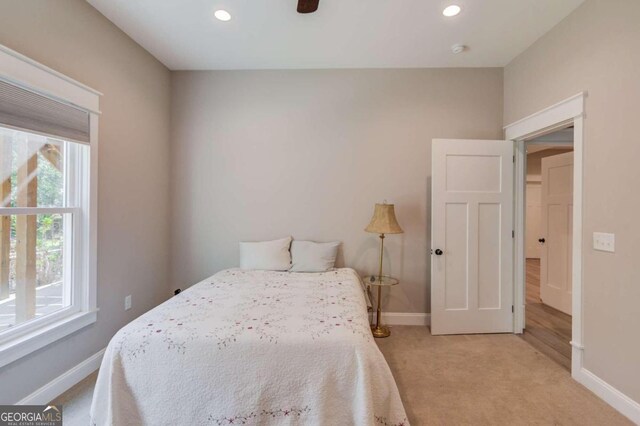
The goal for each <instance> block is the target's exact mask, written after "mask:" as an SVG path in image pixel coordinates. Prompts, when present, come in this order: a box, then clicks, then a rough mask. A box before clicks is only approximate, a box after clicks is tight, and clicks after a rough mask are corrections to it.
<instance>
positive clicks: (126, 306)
mask: <svg viewBox="0 0 640 426" xmlns="http://www.w3.org/2000/svg"><path fill="white" fill-rule="evenodd" d="M129 309H131V295H128V296H127V297H125V298H124V310H125V311H128V310H129Z"/></svg>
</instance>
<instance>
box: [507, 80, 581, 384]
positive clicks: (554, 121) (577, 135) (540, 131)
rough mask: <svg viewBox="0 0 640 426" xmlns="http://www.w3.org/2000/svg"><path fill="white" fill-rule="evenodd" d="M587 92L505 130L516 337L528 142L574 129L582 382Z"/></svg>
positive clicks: (521, 306) (575, 350) (521, 321)
mask: <svg viewBox="0 0 640 426" xmlns="http://www.w3.org/2000/svg"><path fill="white" fill-rule="evenodd" d="M586 97H587V93H586V92H581V93H578V94H577V95H575V96H572V97H571V98H568V99H566V100H564V101H562V102H559V103H557V104H555V105H553V106H551V107H549V108H546V109H544V110H542V111H539V112H537V113H535V114H533V115H530V116H528V117H526V118H523V119H522V120H519V121H516V122H515V123H512V124H510V125H508V126H505V128H504V131H505V138H506V139H508V140H512V141H514V143H515V179H516V182H515V185H514V188H515V189H514V195H515V197H514V200H515V209H514V212H515V218H514V228H515V229H514V231H515V241H514V247H515V250H514V279H513V282H514V299H515V300H514V324H513V330H514V333H517V334H520V333H522V332H523V331H524V325H525V285H526V270H525V235H526V234H525V229H526V228H525V216H526V215H525V212H526V204H525V191H526V182H527V178H526V173H527V165H526V159H527V151H526V141H527V140H529V139H533V138H535V137H539V136H542V135H545V134H548V133H551V132H554V131H556V130H559V129H561V128H564V127H567V126H570V125H573V127H574V141H573V148H574V167H573V202H574V210H573V241H572V244H573V256H572V259H571V262H572V311H573V315H572V330H571V336H572V337H571V346H572V354H571V355H572V356H571V375H572V376H573V377H574V378H575V379H576V380H578V381H580V382H582V380H581V377H580V374H582V373H581V372H582V365H583V350H584V346H583V317H582V312H583V303H584V302H583V292H582V229H583V228H582V210H583V189H582V186H583V184H582V183H583V152H584V119H585V116H584V112H585V100H586Z"/></svg>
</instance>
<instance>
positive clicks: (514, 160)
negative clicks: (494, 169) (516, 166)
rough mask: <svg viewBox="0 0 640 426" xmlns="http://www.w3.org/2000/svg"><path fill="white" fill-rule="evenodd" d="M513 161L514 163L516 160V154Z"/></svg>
mask: <svg viewBox="0 0 640 426" xmlns="http://www.w3.org/2000/svg"><path fill="white" fill-rule="evenodd" d="M513 162H514V163H515V162H516V156H515V155H514V156H513Z"/></svg>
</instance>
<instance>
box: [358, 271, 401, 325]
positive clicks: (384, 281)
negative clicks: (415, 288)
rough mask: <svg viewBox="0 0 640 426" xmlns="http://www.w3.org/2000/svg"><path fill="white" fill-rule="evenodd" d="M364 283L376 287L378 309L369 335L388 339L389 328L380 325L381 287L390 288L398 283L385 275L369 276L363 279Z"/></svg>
mask: <svg viewBox="0 0 640 426" xmlns="http://www.w3.org/2000/svg"><path fill="white" fill-rule="evenodd" d="M364 282H365V284H367V285H375V286H377V287H378V309H377V311H376V325H375V326H373V325H372V326H371V333H372V334H373V337H378V338H379V337H389V336H390V335H391V330H389V327H387V326H386V325H382V324H380V316H381V315H382V307H381V306H380V305H381V300H382V297H381V296H382V287H391V286H394V285H397V284H398V283H399V282H400V281H398V280H397V279H395V278H392V277H388V276H386V275H383V276H378V275H370V276H368V277H364Z"/></svg>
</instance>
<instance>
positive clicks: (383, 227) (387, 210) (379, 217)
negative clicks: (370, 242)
mask: <svg viewBox="0 0 640 426" xmlns="http://www.w3.org/2000/svg"><path fill="white" fill-rule="evenodd" d="M364 230H365V231H366V232H372V233H374V234H402V233H403V232H404V231H403V230H402V228H400V225H398V221H397V220H396V212H395V211H394V210H393V204H376V208H375V210H374V211H373V217H372V218H371V223H369V226H367V227H366V228H365V229H364Z"/></svg>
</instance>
